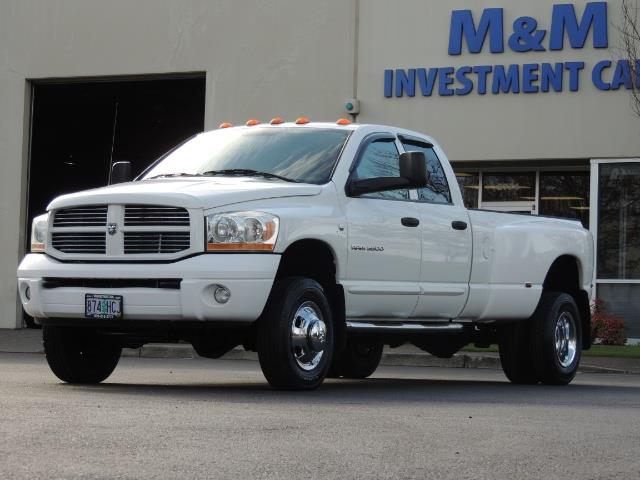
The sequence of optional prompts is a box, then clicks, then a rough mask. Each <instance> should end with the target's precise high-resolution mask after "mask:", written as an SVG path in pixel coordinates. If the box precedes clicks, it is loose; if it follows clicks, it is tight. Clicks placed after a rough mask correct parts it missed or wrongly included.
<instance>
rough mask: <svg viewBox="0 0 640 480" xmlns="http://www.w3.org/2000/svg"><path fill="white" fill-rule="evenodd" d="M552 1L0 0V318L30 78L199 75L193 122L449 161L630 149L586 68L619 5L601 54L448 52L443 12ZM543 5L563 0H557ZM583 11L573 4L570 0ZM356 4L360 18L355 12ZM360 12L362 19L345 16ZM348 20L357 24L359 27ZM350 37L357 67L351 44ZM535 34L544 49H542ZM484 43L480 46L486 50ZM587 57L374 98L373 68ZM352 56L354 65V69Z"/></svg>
mask: <svg viewBox="0 0 640 480" xmlns="http://www.w3.org/2000/svg"><path fill="white" fill-rule="evenodd" d="M553 3H554V1H553V0H536V1H535V2H532V1H527V0H503V1H502V2H496V1H493V0H492V1H491V2H489V1H486V2H479V1H478V0H453V1H448V2H445V1H442V0H394V1H393V2H390V1H388V0H360V1H357V0H330V1H323V2H301V1H296V0H269V1H263V0H216V1H211V0H182V1H180V2H174V1H171V0H137V1H135V2H131V1H128V0H112V1H108V2H105V1H103V0H38V1H36V0H3V1H2V2H0V162H1V165H2V175H0V226H1V227H2V228H0V245H1V246H2V252H3V254H2V255H1V256H0V327H8V328H13V327H15V326H17V319H18V318H19V315H18V314H19V312H20V307H19V306H18V305H17V303H16V286H15V268H16V266H17V264H18V262H19V259H20V257H21V255H22V254H23V252H22V250H21V246H22V245H23V238H22V232H23V222H22V220H21V212H22V211H23V210H24V205H25V201H26V198H27V192H26V188H25V186H26V158H27V154H28V152H27V150H28V149H27V147H26V146H27V145H28V124H29V114H28V113H29V109H28V99H29V83H28V79H44V78H71V77H100V76H114V75H116V76H117V75H122V76H125V75H144V74H164V73H175V72H195V71H198V72H206V74H207V94H206V95H207V98H206V114H205V116H206V118H205V128H212V127H214V126H216V125H217V124H218V123H220V122H221V121H232V122H234V123H238V122H243V121H244V120H246V119H247V118H251V117H257V118H262V119H268V118H270V117H272V116H275V115H280V116H283V117H285V118H288V119H293V118H295V117H297V116H299V115H302V114H307V115H309V116H310V117H311V118H313V119H320V120H333V119H336V118H338V117H340V116H343V115H344V113H343V110H342V102H343V100H344V99H346V98H349V97H351V96H352V95H353V87H354V83H355V84H356V87H357V94H358V98H359V99H360V100H361V102H362V113H361V115H360V117H359V121H360V122H371V123H387V124H392V125H399V126H404V127H409V128H412V129H415V130H420V131H424V132H428V133H430V134H432V135H433V136H435V137H436V138H438V139H439V140H440V142H441V143H442V144H443V146H444V147H445V148H446V150H447V151H448V153H449V156H450V157H451V159H452V160H475V161H482V160H518V159H522V160H526V159H572V158H575V159H583V160H584V159H588V158H594V157H599V158H607V157H630V156H637V155H638V153H639V152H640V119H637V118H635V117H633V115H632V113H631V110H630V108H629V96H628V94H627V92H625V91H617V92H601V91H598V90H596V89H595V88H594V87H593V86H592V84H591V79H590V69H591V68H592V67H593V65H594V64H595V63H596V62H597V61H599V60H601V59H606V58H613V57H615V56H616V53H615V51H614V50H615V47H616V45H617V44H618V34H617V32H616V30H615V28H614V25H615V24H618V23H619V17H618V12H619V8H620V1H619V0H611V1H610V2H609V8H608V10H609V17H610V28H609V42H610V46H611V48H610V49H609V50H596V49H593V48H592V47H591V45H590V39H589V41H588V42H587V45H586V47H585V48H584V49H582V50H573V49H571V48H568V47H567V48H565V50H564V51H560V52H529V53H522V54H516V53H513V52H511V51H510V50H509V49H508V48H507V50H506V51H505V52H504V53H502V54H496V55H492V54H490V53H486V52H485V53H481V54H477V55H472V54H469V53H463V55H461V56H456V57H452V56H449V55H448V54H447V47H448V39H449V21H450V16H451V10H453V9H461V8H470V9H472V10H473V11H474V13H475V14H476V18H479V15H480V13H481V12H482V9H483V8H485V7H503V8H504V14H505V34H506V35H508V34H509V33H510V27H511V23H512V22H513V20H514V19H515V18H516V17H518V16H522V15H530V16H533V17H535V18H536V19H537V20H538V21H539V22H540V25H539V27H540V28H545V29H548V28H549V24H550V20H551V8H552V5H553ZM555 3H563V2H562V1H560V0H557V1H556V2H555ZM574 3H575V5H576V6H577V10H578V11H579V12H580V11H581V9H582V7H583V6H584V5H585V4H586V1H584V0H576V1H575V2H574ZM356 15H358V17H357V16H356ZM356 18H359V22H356ZM356 25H357V28H356ZM356 31H359V34H358V35H357V40H358V42H357V47H358V48H357V51H358V55H357V64H355V63H354V56H353V55H354V49H355V47H356ZM547 41H548V36H547V39H545V42H544V43H545V45H546V44H547ZM486 50H488V49H486ZM562 61H584V62H585V63H586V69H585V70H584V71H583V72H582V74H581V78H582V82H581V89H580V91H579V92H575V93H574V92H568V91H565V92H563V93H548V94H544V93H539V94H529V95H526V94H518V95H513V94H509V95H490V94H487V95H485V96H480V95H478V94H477V93H471V94H469V95H467V96H464V97H455V96H454V97H438V96H437V95H435V96H432V97H429V98H424V97H421V96H420V95H417V96H416V97H414V98H407V97H405V98H389V99H387V98H384V96H383V71H384V69H386V68H405V69H406V68H420V67H426V68H428V67H442V66H454V67H455V66H461V65H487V64H489V65H495V64H510V63H518V64H523V63H541V62H552V63H553V62H562ZM356 67H357V76H356V77H355V78H354V70H356Z"/></svg>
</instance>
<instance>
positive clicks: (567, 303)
mask: <svg viewBox="0 0 640 480" xmlns="http://www.w3.org/2000/svg"><path fill="white" fill-rule="evenodd" d="M499 348H500V360H501V362H502V369H503V370H504V373H505V375H506V376H507V378H508V379H509V380H510V381H511V382H513V383H522V384H533V383H540V382H541V383H544V384H547V385H566V384H568V383H569V382H571V380H573V378H574V377H575V375H576V373H577V371H578V366H579V364H580V357H581V354H582V330H581V321H580V313H579V310H578V307H577V305H576V303H575V301H574V299H573V297H571V295H568V294H566V293H560V292H545V293H543V294H542V297H541V298H540V302H539V303H538V307H537V308H536V311H535V312H534V313H533V315H532V316H531V318H530V319H529V320H527V321H525V322H518V323H514V324H512V325H507V326H505V327H503V332H502V335H501V339H500V344H499Z"/></svg>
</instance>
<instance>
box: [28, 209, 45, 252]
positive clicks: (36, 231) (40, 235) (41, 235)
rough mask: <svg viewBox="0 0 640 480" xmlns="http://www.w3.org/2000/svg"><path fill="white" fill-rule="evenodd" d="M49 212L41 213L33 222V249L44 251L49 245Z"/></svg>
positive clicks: (33, 250) (34, 250)
mask: <svg viewBox="0 0 640 480" xmlns="http://www.w3.org/2000/svg"><path fill="white" fill-rule="evenodd" d="M48 224H49V214H48V213H45V214H44V215H39V216H37V217H36V218H34V219H33V222H32V223H31V251H32V252H44V249H45V247H46V246H47V226H48Z"/></svg>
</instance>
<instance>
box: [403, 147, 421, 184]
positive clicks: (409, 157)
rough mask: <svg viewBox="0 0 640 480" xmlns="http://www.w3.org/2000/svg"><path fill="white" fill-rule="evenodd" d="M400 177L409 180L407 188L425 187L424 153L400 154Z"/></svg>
mask: <svg viewBox="0 0 640 480" xmlns="http://www.w3.org/2000/svg"><path fill="white" fill-rule="evenodd" d="M400 176H401V177H403V178H406V179H407V180H409V188H424V187H426V186H427V179H428V174H427V158H426V156H425V154H424V152H404V153H402V154H400Z"/></svg>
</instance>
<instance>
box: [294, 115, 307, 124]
mask: <svg viewBox="0 0 640 480" xmlns="http://www.w3.org/2000/svg"><path fill="white" fill-rule="evenodd" d="M307 123H309V119H308V118H307V117H298V118H296V125H306V124H307Z"/></svg>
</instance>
